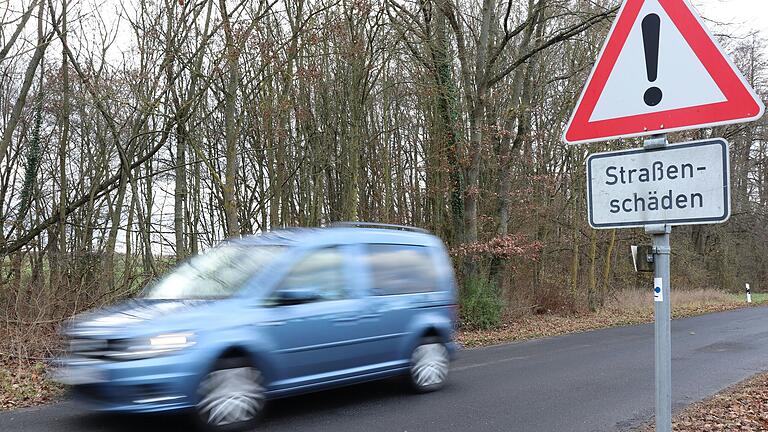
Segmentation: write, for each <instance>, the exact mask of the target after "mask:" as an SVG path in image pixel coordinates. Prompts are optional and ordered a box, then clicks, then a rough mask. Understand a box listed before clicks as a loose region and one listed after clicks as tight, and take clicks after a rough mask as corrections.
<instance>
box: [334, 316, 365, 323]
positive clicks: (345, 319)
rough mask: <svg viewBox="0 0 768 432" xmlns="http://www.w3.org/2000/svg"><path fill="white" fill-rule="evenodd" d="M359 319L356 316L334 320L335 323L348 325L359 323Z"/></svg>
mask: <svg viewBox="0 0 768 432" xmlns="http://www.w3.org/2000/svg"><path fill="white" fill-rule="evenodd" d="M358 319H359V317H356V316H345V317H340V318H334V319H333V322H337V323H348V322H354V321H357V320H358Z"/></svg>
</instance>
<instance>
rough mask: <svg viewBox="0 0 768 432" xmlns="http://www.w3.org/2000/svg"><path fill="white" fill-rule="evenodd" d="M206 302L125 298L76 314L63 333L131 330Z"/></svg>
mask: <svg viewBox="0 0 768 432" xmlns="http://www.w3.org/2000/svg"><path fill="white" fill-rule="evenodd" d="M208 303H211V300H150V299H134V300H129V301H126V302H123V303H120V304H118V305H115V306H110V307H106V308H103V309H99V310H95V311H91V312H86V313H83V314H81V315H78V316H76V317H75V318H73V319H72V321H71V322H70V323H69V324H68V325H67V326H66V327H65V330H64V333H65V334H66V335H68V336H73V337H77V336H95V337H98V336H108V335H114V334H119V333H132V332H133V331H135V330H138V329H139V328H141V327H144V326H146V325H147V323H148V322H150V321H152V322H153V323H154V322H155V321H158V320H173V319H178V318H179V315H181V314H183V313H185V312H186V311H188V310H190V309H195V308H198V307H200V306H202V305H204V304H208ZM153 327H154V325H153ZM132 330H133V331H132Z"/></svg>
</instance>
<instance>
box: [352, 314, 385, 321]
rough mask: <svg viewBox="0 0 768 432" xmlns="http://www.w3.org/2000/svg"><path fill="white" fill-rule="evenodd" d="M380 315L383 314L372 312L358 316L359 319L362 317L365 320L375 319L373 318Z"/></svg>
mask: <svg viewBox="0 0 768 432" xmlns="http://www.w3.org/2000/svg"><path fill="white" fill-rule="evenodd" d="M380 316H381V314H375V313H372V314H365V315H360V316H359V317H358V318H359V319H361V320H364V319H373V318H378V317H380Z"/></svg>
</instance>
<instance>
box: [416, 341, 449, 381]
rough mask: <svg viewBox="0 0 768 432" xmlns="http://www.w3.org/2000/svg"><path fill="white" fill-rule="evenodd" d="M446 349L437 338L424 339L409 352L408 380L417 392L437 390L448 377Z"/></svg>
mask: <svg viewBox="0 0 768 432" xmlns="http://www.w3.org/2000/svg"><path fill="white" fill-rule="evenodd" d="M449 363H450V359H449V357H448V349H447V348H446V347H445V344H443V343H442V341H440V340H439V339H436V338H429V339H424V340H422V341H421V343H420V344H419V345H418V346H417V347H416V348H415V349H414V350H413V353H412V354H411V367H410V381H411V385H412V387H413V388H414V389H415V390H416V391H417V392H419V393H426V392H431V391H435V390H439V389H440V388H442V387H443V386H444V385H445V381H446V379H447V378H448V365H449Z"/></svg>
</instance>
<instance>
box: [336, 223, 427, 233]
mask: <svg viewBox="0 0 768 432" xmlns="http://www.w3.org/2000/svg"><path fill="white" fill-rule="evenodd" d="M329 226H330V227H337V228H380V229H393V230H401V231H412V232H418V233H422V234H430V232H429V231H428V230H425V229H424V228H418V227H412V226H407V225H394V224H385V223H378V222H332V223H331V224H330V225H329Z"/></svg>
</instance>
